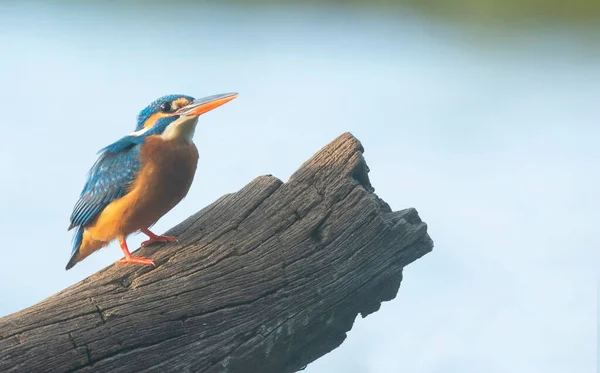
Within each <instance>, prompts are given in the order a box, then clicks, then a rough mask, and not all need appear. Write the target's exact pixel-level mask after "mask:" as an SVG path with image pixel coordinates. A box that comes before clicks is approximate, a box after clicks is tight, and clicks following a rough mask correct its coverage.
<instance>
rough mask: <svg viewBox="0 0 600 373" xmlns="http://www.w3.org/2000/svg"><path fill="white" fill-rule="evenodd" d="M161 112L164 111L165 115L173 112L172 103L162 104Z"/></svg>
mask: <svg viewBox="0 0 600 373" xmlns="http://www.w3.org/2000/svg"><path fill="white" fill-rule="evenodd" d="M160 111H162V112H163V113H168V112H170V111H171V103H170V102H163V103H162V104H160Z"/></svg>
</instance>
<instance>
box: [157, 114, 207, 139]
mask: <svg viewBox="0 0 600 373" xmlns="http://www.w3.org/2000/svg"><path fill="white" fill-rule="evenodd" d="M196 124H198V117H197V116H194V117H186V116H181V117H179V118H177V120H175V121H174V122H173V123H171V124H169V125H168V126H167V128H166V129H165V130H164V132H163V133H162V135H160V136H161V137H162V138H163V139H164V140H183V141H187V142H192V138H193V137H194V132H195V131H196Z"/></svg>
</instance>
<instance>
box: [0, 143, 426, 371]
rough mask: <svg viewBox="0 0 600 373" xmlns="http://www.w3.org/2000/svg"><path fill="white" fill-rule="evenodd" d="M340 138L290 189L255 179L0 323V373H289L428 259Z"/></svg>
mask: <svg viewBox="0 0 600 373" xmlns="http://www.w3.org/2000/svg"><path fill="white" fill-rule="evenodd" d="M362 152H363V148H362V146H361V144H360V142H359V141H358V140H357V139H356V138H354V137H353V136H352V135H351V134H349V133H345V134H343V135H341V136H340V137H338V138H337V139H335V140H334V141H333V142H331V143H330V144H329V145H327V146H325V147H324V148H323V149H321V150H320V151H319V152H318V153H316V154H315V155H314V156H313V157H312V158H311V159H310V160H308V161H307V162H305V163H304V164H303V165H302V166H301V167H300V169H298V171H296V172H295V173H294V174H293V175H292V176H291V178H290V180H289V181H288V182H287V183H282V182H281V181H280V180H278V179H276V178H275V177H272V176H262V177H258V178H256V179H255V180H253V181H252V182H250V183H249V184H248V185H247V186H245V187H244V188H242V189H241V190H240V191H238V192H236V193H232V194H227V195H225V196H223V197H221V198H220V199H219V200H217V201H216V202H214V203H213V204H211V205H209V206H208V207H206V208H204V209H203V210H201V211H200V212H198V213H197V214H195V215H193V216H191V217H190V218H188V219H187V220H185V221H183V222H182V223H181V224H179V225H177V226H176V227H174V228H172V229H171V230H170V231H169V232H167V234H169V235H176V236H179V237H180V242H179V243H176V244H159V245H152V246H150V247H146V248H143V249H140V250H138V251H137V255H143V256H149V257H152V258H153V259H154V261H155V263H156V265H157V268H155V269H153V268H151V267H135V266H126V267H124V266H118V265H111V266H109V267H107V268H105V269H103V270H101V271H99V272H98V273H95V274H93V275H92V276H90V277H88V278H86V279H85V280H83V281H81V282H79V283H77V284H74V285H73V286H71V287H69V288H67V289H65V290H63V291H61V292H60V293H57V294H55V295H53V296H51V297H49V298H47V299H46V300H44V301H42V302H40V303H38V304H36V305H34V306H32V307H30V308H27V309H24V310H22V311H20V312H17V313H15V314H12V315H9V316H6V317H4V318H2V319H0V372H81V373H83V372H111V373H118V372H128V373H129V372H160V373H166V372H211V373H212V372H227V373H237V372H257V373H258V372H260V373H270V372H273V373H287V372H296V371H298V370H299V369H301V368H302V367H303V366H305V365H307V364H308V363H310V362H311V361H314V360H315V359H317V358H319V357H320V356H322V355H324V354H326V353H327V352H329V351H331V350H332V349H334V348H336V347H337V346H339V345H340V344H341V343H342V342H343V341H344V339H345V338H346V332H347V331H348V330H350V329H351V327H352V324H353V322H354V319H355V317H356V315H357V314H359V313H360V314H362V316H363V317H365V316H366V315H367V314H369V313H372V312H374V311H376V310H378V309H379V307H380V303H381V302H382V301H387V300H391V299H393V298H394V297H395V295H396V293H397V291H398V288H399V286H400V281H401V279H402V268H403V267H404V266H405V265H407V264H409V263H411V262H413V261H414V260H416V259H418V258H420V257H421V256H423V255H424V254H426V253H428V252H429V251H431V250H432V247H433V242H432V240H431V239H430V237H429V235H428V234H427V226H426V224H425V223H423V222H422V221H421V219H420V218H419V216H418V214H417V211H416V210H415V209H412V208H409V209H405V210H402V211H396V212H394V211H392V210H391V209H390V207H389V206H388V205H387V204H386V203H385V202H383V201H382V200H381V199H380V198H379V197H377V196H376V195H375V194H374V190H373V188H372V186H371V184H370V182H369V178H368V171H369V170H368V168H367V165H366V163H365V161H364V158H363V155H362Z"/></svg>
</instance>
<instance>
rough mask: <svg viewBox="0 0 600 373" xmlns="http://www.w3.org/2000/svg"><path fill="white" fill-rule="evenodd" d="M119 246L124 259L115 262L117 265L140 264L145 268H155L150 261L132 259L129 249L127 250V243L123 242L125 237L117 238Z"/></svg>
mask: <svg viewBox="0 0 600 373" xmlns="http://www.w3.org/2000/svg"><path fill="white" fill-rule="evenodd" d="M119 245H120V246H121V250H123V254H125V258H123V259H119V260H117V264H142V265H145V266H150V265H151V266H154V267H156V264H154V262H153V261H152V259H148V258H142V257H138V258H134V257H133V256H131V253H130V252H129V248H127V242H126V241H125V237H120V238H119Z"/></svg>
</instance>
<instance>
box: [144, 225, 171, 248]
mask: <svg viewBox="0 0 600 373" xmlns="http://www.w3.org/2000/svg"><path fill="white" fill-rule="evenodd" d="M142 233H144V234H145V235H146V236H148V237H150V239H149V240H146V241H144V242H142V244H141V246H142V247H143V246H148V245H150V244H153V243H155V242H163V243H164V242H177V237H174V236H158V235H156V234H154V233H152V232H150V230H149V229H142Z"/></svg>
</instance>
